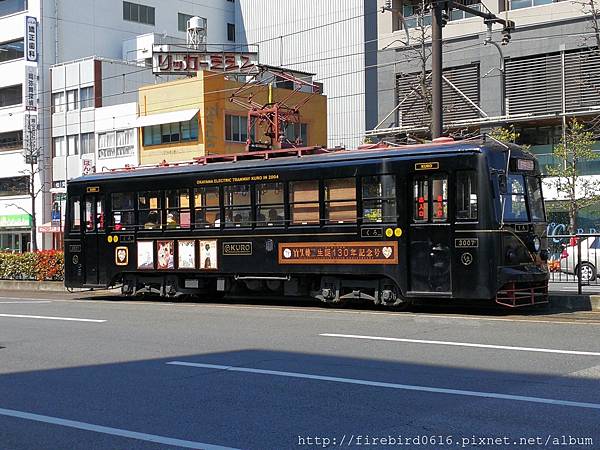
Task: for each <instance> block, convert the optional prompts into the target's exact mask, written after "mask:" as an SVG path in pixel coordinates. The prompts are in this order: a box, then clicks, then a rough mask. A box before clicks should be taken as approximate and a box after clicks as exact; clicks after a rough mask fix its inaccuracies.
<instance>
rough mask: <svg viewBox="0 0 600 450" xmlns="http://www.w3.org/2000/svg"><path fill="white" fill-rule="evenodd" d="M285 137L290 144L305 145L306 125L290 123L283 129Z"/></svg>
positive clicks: (306, 137)
mask: <svg viewBox="0 0 600 450" xmlns="http://www.w3.org/2000/svg"><path fill="white" fill-rule="evenodd" d="M285 137H286V138H287V140H288V141H290V142H291V143H292V144H299V145H307V143H308V125H307V124H305V123H290V124H288V126H287V128H286V129H285Z"/></svg>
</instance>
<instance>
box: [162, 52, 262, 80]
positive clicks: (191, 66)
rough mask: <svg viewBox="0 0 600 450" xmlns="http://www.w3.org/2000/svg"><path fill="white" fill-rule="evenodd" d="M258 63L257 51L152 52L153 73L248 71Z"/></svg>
mask: <svg viewBox="0 0 600 450" xmlns="http://www.w3.org/2000/svg"><path fill="white" fill-rule="evenodd" d="M257 64H258V54H257V53H251V52H248V53H237V52H205V51H199V50H186V51H160V50H156V49H155V50H154V51H153V52H152V72H153V73H155V74H176V75H178V74H194V73H196V72H198V71H200V70H210V71H213V72H233V73H249V72H251V71H252V70H253V69H255V68H256V66H257Z"/></svg>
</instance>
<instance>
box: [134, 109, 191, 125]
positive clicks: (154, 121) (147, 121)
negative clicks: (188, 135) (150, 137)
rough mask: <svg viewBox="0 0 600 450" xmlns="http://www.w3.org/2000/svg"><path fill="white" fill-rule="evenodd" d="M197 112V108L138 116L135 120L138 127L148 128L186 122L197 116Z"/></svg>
mask: <svg viewBox="0 0 600 450" xmlns="http://www.w3.org/2000/svg"><path fill="white" fill-rule="evenodd" d="M198 111H200V109H199V108H193V109H182V110H181V111H170V112H166V113H161V114H150V115H147V116H139V117H138V118H137V120H136V125H137V126H138V127H149V126H151V125H162V124H163V123H174V122H186V121H188V120H192V118H193V117H194V116H195V115H196V114H198Z"/></svg>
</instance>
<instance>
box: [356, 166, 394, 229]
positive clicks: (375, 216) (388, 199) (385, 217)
mask: <svg viewBox="0 0 600 450" xmlns="http://www.w3.org/2000/svg"><path fill="white" fill-rule="evenodd" d="M362 208H363V214H362V219H363V222H375V223H381V222H396V220H397V214H396V177H395V176H394V175H380V176H373V177H365V178H363V179H362Z"/></svg>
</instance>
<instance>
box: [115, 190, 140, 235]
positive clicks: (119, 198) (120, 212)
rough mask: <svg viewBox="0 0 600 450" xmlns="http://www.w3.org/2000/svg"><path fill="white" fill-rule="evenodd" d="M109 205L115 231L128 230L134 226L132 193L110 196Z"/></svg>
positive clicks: (119, 193)
mask: <svg viewBox="0 0 600 450" xmlns="http://www.w3.org/2000/svg"><path fill="white" fill-rule="evenodd" d="M111 205H112V211H113V213H112V216H113V228H114V230H115V231H121V230H128V229H130V228H132V227H133V226H134V225H135V211H134V206H135V205H134V200H133V193H131V192H118V193H114V194H112V195H111Z"/></svg>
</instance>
